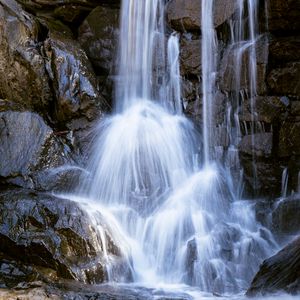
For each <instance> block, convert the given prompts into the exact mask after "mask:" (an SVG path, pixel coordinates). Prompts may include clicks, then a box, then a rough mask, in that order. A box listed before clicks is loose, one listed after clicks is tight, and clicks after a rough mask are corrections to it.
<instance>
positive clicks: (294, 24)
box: [267, 0, 300, 34]
mask: <svg viewBox="0 0 300 300" xmlns="http://www.w3.org/2000/svg"><path fill="white" fill-rule="evenodd" d="M267 8H268V25H269V30H270V31H271V32H275V33H279V34H286V33H290V32H299V29H300V2H299V1H298V0H289V1H282V0H268V3H267Z"/></svg>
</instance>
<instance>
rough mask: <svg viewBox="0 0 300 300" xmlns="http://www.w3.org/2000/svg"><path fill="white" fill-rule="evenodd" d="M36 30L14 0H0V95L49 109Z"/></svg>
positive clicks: (29, 17)
mask: <svg viewBox="0 0 300 300" xmlns="http://www.w3.org/2000/svg"><path fill="white" fill-rule="evenodd" d="M40 31H41V28H40V27H39V24H38V23H37V22H36V21H35V19H34V18H33V17H32V16H31V15H30V14H28V13H26V12H25V11H23V10H22V9H21V7H20V6H19V5H18V4H17V3H16V2H15V1H12V0H8V1H0V36H1V38H0V98H4V99H11V100H13V101H15V102H18V103H20V104H21V105H22V106H24V107H25V108H30V109H33V110H36V111H49V108H50V107H51V105H52V102H53V98H52V91H51V87H50V85H49V80H48V75H47V71H46V68H45V63H44V59H43V57H42V54H41V52H40V49H39V47H38V43H39V33H40Z"/></svg>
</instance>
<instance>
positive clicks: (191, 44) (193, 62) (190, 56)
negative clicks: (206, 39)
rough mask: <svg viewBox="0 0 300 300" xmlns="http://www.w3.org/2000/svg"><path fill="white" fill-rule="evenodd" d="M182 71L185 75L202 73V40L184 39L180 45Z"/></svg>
mask: <svg viewBox="0 0 300 300" xmlns="http://www.w3.org/2000/svg"><path fill="white" fill-rule="evenodd" d="M180 60H181V66H180V67H181V73H182V74H183V75H195V76H200V74H201V41H200V40H188V39H183V40H182V41H181V47H180Z"/></svg>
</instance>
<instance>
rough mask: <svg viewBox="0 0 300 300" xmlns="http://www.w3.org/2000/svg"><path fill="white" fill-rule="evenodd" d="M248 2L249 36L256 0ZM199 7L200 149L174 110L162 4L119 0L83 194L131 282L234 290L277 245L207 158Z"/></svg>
mask: <svg viewBox="0 0 300 300" xmlns="http://www.w3.org/2000/svg"><path fill="white" fill-rule="evenodd" d="M199 1H200V0H199ZM240 2H241V3H244V2H243V1H240ZM247 3H248V5H249V9H248V11H249V14H250V15H251V16H252V17H250V25H249V26H250V43H255V41H254V40H255V38H256V37H255V33H254V29H252V28H254V22H255V18H254V16H255V13H256V12H255V10H256V6H255V5H256V1H255V0H253V1H252V0H248V1H247ZM202 8H203V9H202V66H203V70H202V78H203V93H204V94H203V126H202V128H203V132H202V136H203V139H202V144H203V147H202V149H203V151H199V149H201V147H200V146H201V143H200V140H201V138H200V137H201V134H199V133H198V132H197V131H196V129H195V127H194V125H193V124H192V122H191V121H189V120H188V119H187V118H186V117H185V116H184V115H183V113H182V104H181V101H180V93H181V92H180V72H179V67H180V66H179V38H178V36H177V35H175V34H171V35H170V36H169V39H168V40H167V39H166V32H165V20H164V1H163V0H144V1H141V0H123V1H122V16H121V34H120V36H121V40H120V50H119V57H118V65H119V75H118V79H117V82H116V93H115V94H116V99H115V112H114V114H113V115H112V116H110V117H107V118H106V119H104V120H101V122H100V123H99V125H98V127H97V128H96V132H97V135H96V138H95V142H94V145H93V156H92V157H91V159H90V165H89V167H88V170H89V172H90V177H89V179H88V180H87V182H86V183H85V184H84V185H83V187H82V195H84V197H87V198H88V199H91V200H93V201H95V202H96V203H98V205H101V208H100V211H102V212H103V211H106V212H107V215H109V216H110V217H109V220H110V221H109V224H110V226H112V227H114V228H115V230H116V231H118V232H119V235H122V239H120V243H123V244H124V245H122V244H121V245H120V247H121V248H122V247H123V249H128V250H126V255H127V257H131V258H128V260H129V263H130V264H131V265H132V270H133V273H134V281H135V282H136V283H139V284H140V285H143V286H159V285H171V286H173V287H174V286H177V287H178V286H179V287H180V286H185V287H186V286H194V287H196V290H197V291H198V292H199V291H201V292H208V293H222V294H228V293H240V292H242V291H244V290H245V289H247V287H248V286H249V283H250V281H251V279H252V277H253V275H254V274H255V272H256V271H257V269H258V266H259V264H260V262H261V261H262V260H263V259H264V258H265V257H267V256H269V255H270V254H271V253H272V251H273V249H274V248H275V247H276V246H275V243H274V241H273V239H272V236H271V234H270V233H269V232H268V230H266V229H265V228H263V227H262V226H261V225H260V224H259V223H257V222H256V220H255V213H254V209H253V206H254V204H253V202H251V201H245V200H240V194H239V193H238V192H237V191H238V188H237V186H236V184H235V183H234V182H233V180H232V177H231V174H230V171H229V169H227V168H226V166H222V165H221V164H220V163H219V162H218V161H216V160H215V157H216V155H215V153H213V151H214V149H213V146H212V145H213V143H212V139H213V134H214V130H213V129H214V124H213V122H214V120H213V119H212V105H213V102H214V98H215V94H216V82H215V81H216V71H217V70H216V60H217V57H216V55H217V54H216V53H217V43H216V38H215V31H214V28H213V1H211V0H202ZM240 10H242V8H240ZM240 14H241V15H242V14H243V13H242V12H240ZM252 19H253V20H252ZM251 20H252V21H251ZM241 22H242V21H241ZM252 23H253V24H252ZM241 30H242V29H240V37H239V39H240V41H241V39H242V34H241ZM247 43H248V42H244V43H241V45H243V46H241V48H239V51H242V50H241V49H242V48H243V47H250V48H251V49H252V50H251V51H250V52H251V55H250V56H251V57H252V58H253V59H254V57H255V47H252V46H251V45H250V46H248V44H247ZM199 51H201V48H200V45H199ZM251 65H254V64H253V62H251ZM237 72H238V71H237ZM255 72H256V71H255V70H251V74H253V80H251V87H250V90H251V91H252V93H254V94H255V90H254V89H255V84H256V83H255V82H256V79H255V75H254V73H255ZM199 75H200V74H199ZM251 76H252V75H251ZM229 113H231V111H230V112H229ZM227 126H228V130H229V131H231V130H232V128H233V127H232V126H229V125H227ZM232 147H235V145H234V144H232ZM199 157H200V158H201V159H198V158H199ZM114 224H115V225H114ZM124 251H125V250H124ZM110 279H111V280H117V281H120V280H121V279H120V278H118V277H117V276H114V277H113V278H110ZM191 294H193V293H191ZM210 295H211V294H210Z"/></svg>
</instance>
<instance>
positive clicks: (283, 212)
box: [272, 194, 300, 235]
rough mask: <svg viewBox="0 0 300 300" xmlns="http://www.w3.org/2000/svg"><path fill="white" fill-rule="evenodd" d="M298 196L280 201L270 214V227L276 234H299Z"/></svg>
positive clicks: (299, 213) (299, 200) (299, 207)
mask: <svg viewBox="0 0 300 300" xmlns="http://www.w3.org/2000/svg"><path fill="white" fill-rule="evenodd" d="M299 215H300V194H294V195H292V196H290V197H288V198H285V199H280V200H278V202H277V203H275V208H274V210H273V212H272V227H273V230H274V231H275V232H276V233H277V234H283V235H284V234H298V233H300V218H299Z"/></svg>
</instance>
